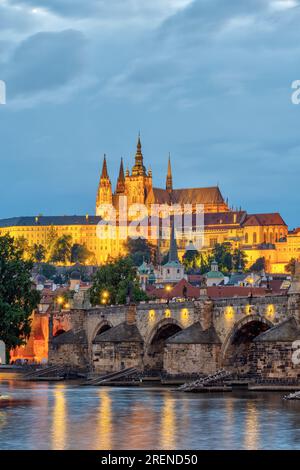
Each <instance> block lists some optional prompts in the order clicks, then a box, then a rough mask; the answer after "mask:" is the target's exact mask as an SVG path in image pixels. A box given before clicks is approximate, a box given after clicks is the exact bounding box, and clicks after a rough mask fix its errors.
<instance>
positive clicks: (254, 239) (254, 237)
mask: <svg viewBox="0 0 300 470" xmlns="http://www.w3.org/2000/svg"><path fill="white" fill-rule="evenodd" d="M255 243H257V236H256V232H254V233H253V244H255Z"/></svg>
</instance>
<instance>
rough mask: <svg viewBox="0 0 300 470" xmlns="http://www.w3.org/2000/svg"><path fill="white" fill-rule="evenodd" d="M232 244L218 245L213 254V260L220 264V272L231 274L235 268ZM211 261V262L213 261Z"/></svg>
mask: <svg viewBox="0 0 300 470" xmlns="http://www.w3.org/2000/svg"><path fill="white" fill-rule="evenodd" d="M231 250H232V247H231V243H228V242H225V243H216V245H215V246H214V248H213V252H212V259H215V261H216V262H217V263H218V266H219V269H220V271H223V272H225V273H226V272H230V271H232V268H233V262H232V254H231ZM212 259H211V261H212Z"/></svg>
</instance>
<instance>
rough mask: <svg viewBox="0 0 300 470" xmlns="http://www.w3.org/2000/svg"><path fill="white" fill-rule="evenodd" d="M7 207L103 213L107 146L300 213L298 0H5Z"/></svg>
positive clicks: (1, 7) (189, 179) (0, 28)
mask: <svg viewBox="0 0 300 470" xmlns="http://www.w3.org/2000/svg"><path fill="white" fill-rule="evenodd" d="M0 79H1V80H4V81H5V82H6V87H7V103H6V105H0V159H1V167H0V168H1V186H0V196H1V205H0V218H6V217H13V216H19V215H37V214H43V215H54V214H57V215H64V214H86V213H89V214H93V213H94V211H95V197H96V189H97V185H98V180H99V174H100V170H101V165H102V159H103V154H104V153H106V154H107V162H108V171H109V174H110V177H111V180H112V183H113V187H115V182H116V177H117V173H118V168H119V162H120V157H121V156H122V157H123V158H124V162H125V166H127V165H128V166H129V167H130V168H131V167H132V165H133V161H134V154H135V147H136V140H137V135H138V132H139V131H140V132H141V140H142V145H143V154H144V162H145V165H146V167H149V165H150V166H151V168H152V171H153V181H154V185H155V186H164V185H165V175H166V171H167V158H168V153H169V152H170V153H171V159H172V167H173V182H174V186H175V187H177V188H179V187H197V186H198V187H201V186H202V187H205V186H212V185H216V184H217V183H219V186H220V189H221V191H222V194H223V196H224V198H226V197H228V198H229V203H230V205H233V206H234V207H237V206H238V207H239V206H242V208H243V209H246V210H247V211H248V212H249V213H252V212H277V211H279V212H280V213H281V215H282V216H283V218H284V220H285V221H286V222H287V223H288V225H289V226H290V228H293V227H296V226H300V213H299V206H300V191H299V190H298V189H299V174H300V137H299V136H300V105H298V106H297V105H295V104H293V103H292V101H291V95H292V92H293V90H292V88H291V85H292V82H293V81H294V80H297V79H300V2H298V1H296V0H244V1H243V0H238V1H234V0H103V1H101V0H84V1H83V0H40V1H39V0H0Z"/></svg>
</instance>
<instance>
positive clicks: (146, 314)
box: [49, 293, 300, 375]
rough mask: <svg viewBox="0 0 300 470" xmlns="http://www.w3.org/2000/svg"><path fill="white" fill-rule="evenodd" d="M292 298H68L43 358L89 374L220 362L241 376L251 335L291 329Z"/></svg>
mask: <svg viewBox="0 0 300 470" xmlns="http://www.w3.org/2000/svg"><path fill="white" fill-rule="evenodd" d="M299 299H300V294H298V293H294V294H293V295H287V294H286V295H271V294H269V295H266V296H264V297H261V296H260V297H238V298H228V299H218V300H213V299H210V298H208V297H207V296H205V295H202V296H201V297H200V298H199V299H198V300H195V301H190V302H169V303H168V304H167V303H140V304H138V305H130V306H106V307H95V308H91V307H90V306H88V305H85V306H83V305H82V302H81V304H80V302H79V301H78V299H77V300H76V299H75V301H74V305H73V308H72V309H71V311H70V312H62V313H61V314H60V318H59V315H58V317H57V318H56V322H59V321H61V322H62V324H66V323H67V324H69V325H70V328H71V329H70V330H69V331H67V332H65V333H63V334H59V335H57V336H55V337H54V338H53V339H52V340H51V344H50V354H49V361H50V362H52V363H60V364H61V363H69V364H72V365H74V366H77V367H80V368H88V369H89V370H93V371H94V372H96V373H103V372H109V371H118V370H122V369H124V368H127V367H137V368H139V369H141V370H149V371H150V370H151V371H164V372H166V373H167V374H169V375H188V374H195V373H204V374H208V373H211V372H214V371H215V370H216V369H218V368H220V367H223V366H227V367H233V368H239V370H240V371H242V372H244V373H247V372H248V370H249V364H250V362H249V352H250V351H251V348H252V346H253V344H254V340H255V338H257V337H258V336H260V335H261V334H262V333H264V332H266V331H267V330H269V329H271V328H272V327H274V326H276V325H278V326H280V325H284V324H285V323H286V321H287V320H289V319H290V320H292V321H295V322H296V323H295V326H294V329H296V330H297V328H298V326H297V325H298V323H297V321H298V318H299V305H300V301H299ZM66 316H68V318H67V321H66ZM56 330H59V332H60V333H62V331H63V329H62V328H61V329H59V327H56ZM272 331H273V330H272ZM297 331H298V330H297ZM297 334H298V333H297ZM277 336H278V335H277ZM299 338H300V334H299ZM266 367H268V366H267V364H266Z"/></svg>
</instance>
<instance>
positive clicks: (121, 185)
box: [116, 158, 125, 194]
mask: <svg viewBox="0 0 300 470" xmlns="http://www.w3.org/2000/svg"><path fill="white" fill-rule="evenodd" d="M124 192H125V176H124V167H123V158H121V163H120V170H119V176H118V180H117V186H116V194H124Z"/></svg>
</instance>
